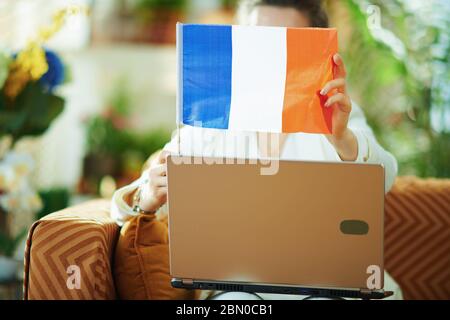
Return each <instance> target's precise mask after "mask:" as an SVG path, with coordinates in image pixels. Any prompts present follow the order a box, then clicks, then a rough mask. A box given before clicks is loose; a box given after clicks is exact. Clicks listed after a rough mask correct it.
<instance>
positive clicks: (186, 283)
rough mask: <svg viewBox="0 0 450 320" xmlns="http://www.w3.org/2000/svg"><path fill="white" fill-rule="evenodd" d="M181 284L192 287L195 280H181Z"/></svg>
mask: <svg viewBox="0 0 450 320" xmlns="http://www.w3.org/2000/svg"><path fill="white" fill-rule="evenodd" d="M181 283H182V284H184V285H188V286H192V285H193V284H194V280H193V279H181Z"/></svg>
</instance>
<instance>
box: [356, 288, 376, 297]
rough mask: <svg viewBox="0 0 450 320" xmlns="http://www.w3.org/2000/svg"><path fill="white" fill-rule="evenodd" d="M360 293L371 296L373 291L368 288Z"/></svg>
mask: <svg viewBox="0 0 450 320" xmlns="http://www.w3.org/2000/svg"><path fill="white" fill-rule="evenodd" d="M359 292H361V293H362V294H367V295H370V294H371V293H372V292H373V291H372V290H370V289H367V288H363V289H360V290H359Z"/></svg>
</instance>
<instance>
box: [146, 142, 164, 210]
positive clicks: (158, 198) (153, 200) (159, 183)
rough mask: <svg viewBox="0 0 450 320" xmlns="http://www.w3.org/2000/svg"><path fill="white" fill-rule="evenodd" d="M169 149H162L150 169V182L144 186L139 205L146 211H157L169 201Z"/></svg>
mask: <svg viewBox="0 0 450 320" xmlns="http://www.w3.org/2000/svg"><path fill="white" fill-rule="evenodd" d="M167 154H168V152H167V151H161V152H160V153H159V155H158V157H157V158H156V159H155V161H154V162H153V163H152V164H151V165H150V169H149V171H148V179H149V180H148V183H147V184H146V185H144V186H142V191H141V199H140V201H139V206H140V207H141V209H142V210H145V211H156V210H158V209H159V208H160V207H161V206H162V205H163V204H165V203H166V201H167V169H166V168H167V166H166V156H167Z"/></svg>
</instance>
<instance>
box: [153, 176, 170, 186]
mask: <svg viewBox="0 0 450 320" xmlns="http://www.w3.org/2000/svg"><path fill="white" fill-rule="evenodd" d="M150 184H151V185H152V186H153V187H167V177H166V176H156V177H154V178H152V179H151V180H150Z"/></svg>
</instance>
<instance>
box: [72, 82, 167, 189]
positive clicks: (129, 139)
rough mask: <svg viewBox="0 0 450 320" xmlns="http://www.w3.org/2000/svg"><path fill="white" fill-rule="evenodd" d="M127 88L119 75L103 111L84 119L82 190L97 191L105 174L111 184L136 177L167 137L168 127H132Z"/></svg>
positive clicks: (126, 83) (127, 181)
mask: <svg viewBox="0 0 450 320" xmlns="http://www.w3.org/2000/svg"><path fill="white" fill-rule="evenodd" d="M129 90H130V88H129V85H128V82H127V81H126V79H123V78H121V79H119V80H118V81H117V82H116V83H115V84H114V87H113V89H112V94H111V96H110V98H109V99H107V105H106V106H105V108H104V109H103V112H102V113H100V114H95V115H93V116H91V117H89V118H88V119H87V120H86V123H85V124H86V146H87V150H86V156H85V159H84V166H83V171H84V172H83V179H82V181H81V183H80V191H81V192H82V193H90V194H98V193H101V192H100V190H99V188H100V183H101V181H102V179H103V178H104V177H105V176H111V177H112V178H113V179H114V181H115V182H116V183H117V185H116V186H115V187H121V186H123V185H126V184H128V183H130V182H131V181H133V180H135V179H137V178H138V177H139V175H140V172H141V168H142V165H143V164H144V162H145V161H146V159H147V158H148V157H149V156H150V155H151V154H152V153H154V152H155V151H157V150H159V149H161V148H162V147H164V145H165V144H166V143H167V142H168V141H169V140H170V136H171V131H170V129H168V128H155V129H152V130H136V128H134V127H133V125H132V120H131V111H132V108H133V99H132V95H131V94H130V91H129ZM112 191H113V190H112Z"/></svg>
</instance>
